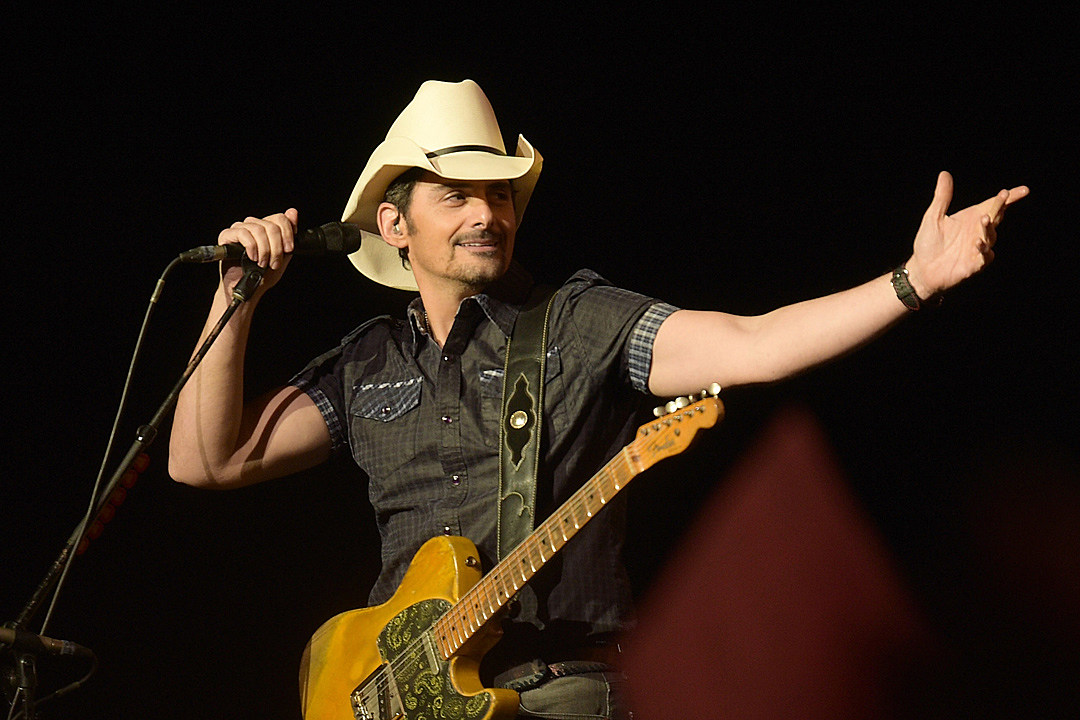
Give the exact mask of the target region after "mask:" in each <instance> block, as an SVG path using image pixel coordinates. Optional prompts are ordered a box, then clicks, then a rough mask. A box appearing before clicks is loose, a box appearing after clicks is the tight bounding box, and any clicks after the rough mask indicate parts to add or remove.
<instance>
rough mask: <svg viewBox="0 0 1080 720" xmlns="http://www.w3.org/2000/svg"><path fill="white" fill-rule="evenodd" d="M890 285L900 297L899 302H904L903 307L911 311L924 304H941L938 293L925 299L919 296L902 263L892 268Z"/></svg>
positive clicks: (918, 308) (919, 308)
mask: <svg viewBox="0 0 1080 720" xmlns="http://www.w3.org/2000/svg"><path fill="white" fill-rule="evenodd" d="M892 286H893V290H895V291H896V297H898V298H900V302H902V303H904V307H906V308H907V309H908V310H911V311H912V312H915V311H916V310H921V309H922V308H923V306H925V305H931V306H935V307H936V306H938V305H940V304H941V296H940V295H934V296H932V297H930V298H928V299H926V300H922V299H920V298H919V295H918V294H917V293H916V292H915V288H914V287H912V285H911V280H910V279H909V278H908V270H907V268H906V267H904V266H903V265H901V266H900V267H898V268H896V269H895V270H893V273H892Z"/></svg>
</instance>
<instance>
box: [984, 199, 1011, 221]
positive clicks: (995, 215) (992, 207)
mask: <svg viewBox="0 0 1080 720" xmlns="http://www.w3.org/2000/svg"><path fill="white" fill-rule="evenodd" d="M1008 200H1009V191H1008V190H1002V191H1001V192H999V193H998V194H997V195H995V196H994V197H992V198H990V199H989V200H988V201H987V203H986V214H987V216H988V221H989V223H990V224H993V225H997V224H998V223H999V222H1001V218H1002V217H1003V216H1004V214H1005V203H1006V202H1008Z"/></svg>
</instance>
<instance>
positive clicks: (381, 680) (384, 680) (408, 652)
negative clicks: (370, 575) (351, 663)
mask: <svg viewBox="0 0 1080 720" xmlns="http://www.w3.org/2000/svg"><path fill="white" fill-rule="evenodd" d="M635 444H636V443H631V444H630V445H628V446H627V447H626V448H624V449H623V451H622V452H620V453H619V454H617V455H615V456H614V457H612V458H611V460H610V461H608V463H607V464H606V465H604V467H602V468H601V469H600V470H599V471H598V472H597V473H596V475H594V476H593V477H592V478H591V479H590V480H589V482H587V483H585V484H584V485H582V486H581V488H579V489H578V490H577V491H576V492H575V493H574V494H573V495H571V496H570V498H569V499H568V500H567V501H566V503H564V504H563V505H562V506H561V507H560V508H559V511H557V512H556V513H555V514H553V515H552V516H551V517H549V518H548V519H547V520H545V521H544V522H543V523H541V524H540V526H539V527H538V528H537V530H538V531H539V530H542V529H545V528H547V526H549V525H550V526H554V525H557V524H558V525H560V531H559V532H560V534H563V535H565V531H564V530H562V529H561V521H562V520H563V519H564V517H557V516H560V515H562V516H566V515H571V513H572V511H573V510H579V511H584V516H585V520H584V521H579V520H578V516H574V515H571V516H570V518H569V519H570V520H572V521H573V523H574V529H573V530H572V531H571V532H570V534H569V536H568V537H565V539H564V542H563V545H565V544H566V542H568V541H569V540H570V538H572V537H574V536H575V535H576V534H577V532H578V531H579V530H581V528H582V527H584V526H585V525H586V524H587V523H588V521H589V520H591V519H592V518H593V517H594V516H595V515H596V513H597V512H599V511H600V509H601V508H603V506H604V505H606V504H607V503H608V502H609V501H610V500H611V499H612V498H614V497H615V495H616V494H617V493H618V492H619V491H620V490H622V488H624V487H625V486H626V482H628V481H629V479H631V478H632V477H633V476H634V475H635V474H636V473H637V472H638V471H636V470H635V469H634V468H633V467H632V465H631V464H630V462H629V458H628V454H627V450H628V449H629V448H630V447H632V446H633V445H635ZM620 465H622V466H625V471H626V474H627V477H624V478H619V477H613V476H614V474H615V473H614V471H615V470H617V469H623V468H620V467H619V466H620ZM620 479H622V480H623V484H621V485H620V484H618V482H619V480H620ZM603 480H612V482H611V490H612V493H611V497H610V498H605V497H604V496H603V492H602V491H603V488H602V487H601V481H603ZM592 486H595V487H592ZM590 489H591V490H592V491H593V492H594V493H599V494H600V495H601V498H602V499H601V503H600V504H599V505H596V506H595V507H590V506H589V504H590V502H594V501H593V497H592V494H590V492H588V491H589V490H590ZM563 510H567V512H566V513H564V512H562V511H563ZM556 519H557V520H559V521H560V522H559V523H556V522H554V520H556ZM546 534H548V535H550V528H547V530H546ZM539 535H540V533H539V532H537V533H534V534H533V535H531V536H530V537H528V538H526V540H525V541H524V542H523V543H522V544H521V545H519V546H518V547H517V548H515V549H514V550H513V551H512V552H511V554H510V556H508V557H507V560H514V561H515V562H513V563H507V567H508V568H509V567H512V566H514V567H516V565H517V562H516V561H518V560H521V559H522V558H520V557H517V556H527V555H528V551H529V547H527V546H528V545H529V544H530V543H531V545H532V547H533V548H538V545H537V543H539V542H540V538H539ZM548 541H549V542H550V537H549V539H548ZM559 549H561V547H560V548H559ZM557 551H558V549H556V550H555V552H557ZM553 554H554V553H553ZM541 558H543V556H542V555H541ZM528 559H529V567H530V568H531V570H532V574H535V573H536V572H538V571H539V568H536V567H534V564H533V563H532V560H531V558H528ZM546 562H547V561H546V560H543V561H542V562H541V563H540V567H543V565H544V564H545V563H546ZM522 572H524V571H522ZM501 574H502V572H501V571H498V566H496V568H495V569H494V570H493V571H492V572H491V573H489V574H488V575H487V576H485V577H484V578H481V579H480V581H479V582H478V583H477V584H476V585H475V586H474V587H473V588H472V589H470V590H469V591H468V592H467V593H466V594H465V596H464V597H462V598H461V600H465V599H467V598H468V597H469V596H470V595H472V594H474V593H475V592H479V589H480V588H481V587H482V586H483V587H486V586H488V585H494V584H495V580H494V578H498V577H501ZM531 578H532V575H529V577H524V575H523V577H522V585H521V586H524V585H525V584H526V583H527V582H528V581H529V580H530V579H531ZM489 579H492V580H490V581H488V580H489ZM513 583H514V586H515V587H514V590H515V592H516V591H517V590H520V587H519V586H517V584H516V579H515V580H514V581H513ZM502 585H503V587H502V593H503V594H505V592H506V585H505V580H504V582H503V583H502ZM479 594H485V593H479ZM486 595H487V596H488V597H489V598H490V592H487V593H486ZM509 597H512V596H509ZM509 597H507V601H509ZM502 604H505V603H501V604H500V609H501V605H502ZM469 607H470V605H469V604H468V603H461V602H460V601H459V602H458V603H457V604H456V605H454V606H451V608H450V609H449V610H448V611H447V612H446V614H444V615H442V616H441V617H439V618H438V619H436V620H435V622H434V623H432V625H431V626H430V627H428V628H426V629H425V630H424V631H423V632H421V633H420V634H419V635H418V636H417V638H416V639H415V640H413V641H411V642H410V643H409V644H408V645H406V646H405V648H404V649H403V650H402V652H401V653H399V654H397V655H395V656H394V657H393V658H392V659H390V660H388V661H386V662H385V663H383V664H382V665H380V667H379V671H378V672H377V675H376V677H375V678H374V685H375V690H376V692H377V693H380V694H381V693H382V692H383V691H384V690H385V689H386V688H387V687H389V685H390V683H391V678H390V675H389V673H390V672H393V673H394V674H395V675H396V674H397V673H398V672H400V671H401V669H402V668H403V666H404V664H405V663H408V662H411V661H412V660H413V659H414V658H415V657H416V656H417V655H416V653H417V650H420V649H421V648H418V647H417V645H418V644H419V643H422V642H423V641H424V639H425V638H429V637H430V638H431V640H432V642H433V643H434V648H433V649H434V650H436V651H437V652H438V654H439V656H440V658H441V659H442V660H443V661H444V662H445V661H448V660H449V659H450V658H447V657H444V652H443V649H444V648H443V647H440V643H439V641H438V638H437V633H436V630H437V629H438V630H439V633H441V634H442V635H443V637H444V638H445V637H452V640H453V642H455V643H457V644H456V646H455V647H453V650H452V651H451V653H450V657H453V653H454V652H457V650H459V649H460V648H461V647H462V646H463V645H464V644H465V643H466V642H468V641H469V640H470V639H471V638H472V636H473V635H475V633H476V632H477V631H478V630H479V629H480V628H481V627H483V625H485V624H486V623H487V622H488V621H489V620H490V619H491V617H485V618H484V620H483V622H480V618H479V617H477V616H475V615H474V617H473V618H472V622H468V624H469V625H470V626H472V625H473V624H475V627H472V628H471V629H470V630H469V631H468V632H466V628H465V626H466V622H461V620H465V621H469V620H470V618H469V617H468V615H467V614H466V610H468V608H469ZM496 612H497V611H496ZM451 615H454V616H455V617H454V618H451V617H450V616H451ZM455 619H456V620H457V621H458V622H456V624H455V625H451V626H450V628H449V629H447V628H446V627H442V628H441V629H439V626H440V625H442V626H445V624H446V623H447V622H450V621H452V620H455ZM459 626H460V627H461V630H462V635H463V636H465V637H464V639H462V640H459V639H458V638H457V637H456V636H454V630H455V629H456V628H457V627H459ZM444 645H445V649H447V650H449V649H450V643H449V642H446V643H444ZM358 689H359V688H358Z"/></svg>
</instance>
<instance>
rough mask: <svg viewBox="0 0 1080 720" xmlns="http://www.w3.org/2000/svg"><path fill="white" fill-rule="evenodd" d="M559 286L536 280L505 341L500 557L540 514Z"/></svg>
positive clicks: (500, 428) (500, 467)
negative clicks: (550, 328)
mask: <svg viewBox="0 0 1080 720" xmlns="http://www.w3.org/2000/svg"><path fill="white" fill-rule="evenodd" d="M555 292H556V290H555V289H554V288H551V287H546V286H541V285H537V286H535V287H534V288H533V290H532V292H531V293H530V294H529V299H528V300H526V302H525V305H524V306H522V308H521V312H520V313H518V316H517V320H516V321H515V322H514V330H513V332H512V334H511V337H510V338H509V339H508V340H507V341H506V367H505V368H504V369H503V395H502V418H501V422H500V425H499V524H498V537H499V560H502V559H503V558H504V557H506V556H507V555H508V554H509V553H510V551H511V550H513V549H514V548H515V547H517V545H519V544H520V543H521V541H522V540H524V539H525V538H526V537H528V535H529V533H531V532H532V530H533V524H534V522H535V520H536V475H537V472H538V471H539V468H540V455H541V448H540V444H541V440H540V431H541V428H543V426H544V423H543V407H544V368H545V366H546V361H547V322H548V315H549V313H550V312H551V304H552V301H553V300H554V298H555Z"/></svg>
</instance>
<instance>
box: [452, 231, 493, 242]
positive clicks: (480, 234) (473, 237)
mask: <svg viewBox="0 0 1080 720" xmlns="http://www.w3.org/2000/svg"><path fill="white" fill-rule="evenodd" d="M502 239H503V234H502V233H496V232H492V231H491V230H488V229H484V230H473V231H471V232H467V233H462V234H460V235H457V236H455V237H454V244H455V245H462V244H465V243H483V242H500V241H501V240H502Z"/></svg>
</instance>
